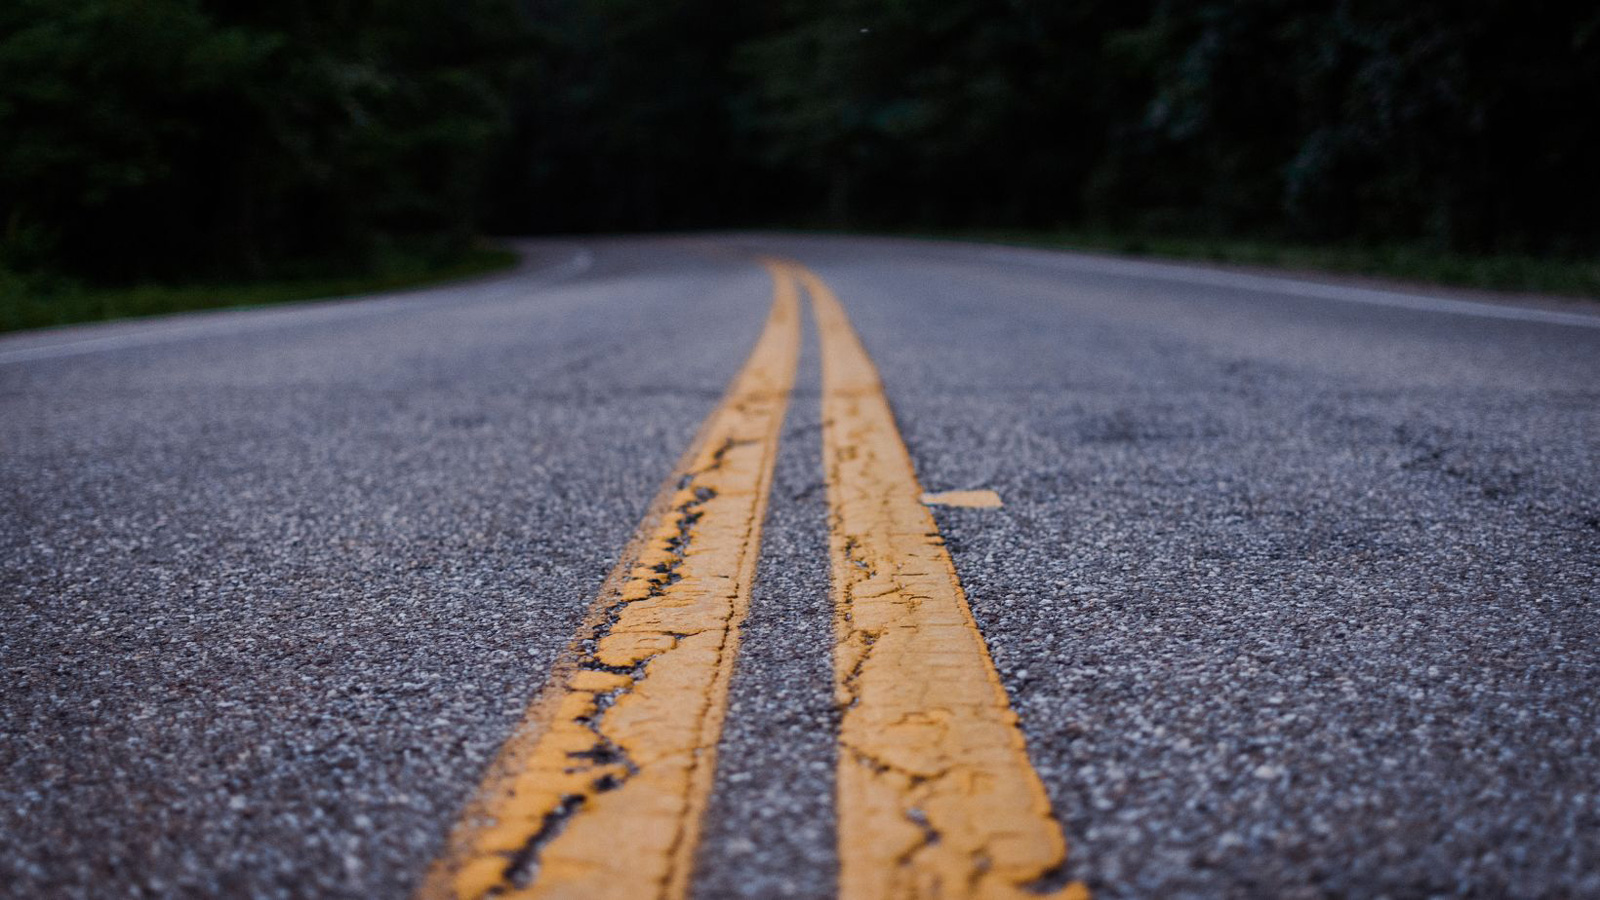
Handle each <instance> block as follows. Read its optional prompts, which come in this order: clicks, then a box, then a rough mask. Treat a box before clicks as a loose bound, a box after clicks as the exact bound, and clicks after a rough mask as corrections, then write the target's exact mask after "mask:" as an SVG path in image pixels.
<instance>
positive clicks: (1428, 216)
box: [0, 0, 1600, 278]
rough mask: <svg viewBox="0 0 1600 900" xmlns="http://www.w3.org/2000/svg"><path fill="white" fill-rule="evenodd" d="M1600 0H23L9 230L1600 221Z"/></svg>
mask: <svg viewBox="0 0 1600 900" xmlns="http://www.w3.org/2000/svg"><path fill="white" fill-rule="evenodd" d="M1597 112H1600V7H1596V6H1593V5H1582V4H1569V3H1553V2H1546V0H1523V2H1516V3H1513V2H1510V0H1473V2H1460V0H1404V2H1402V0H1320V2H1315V0H1192V2H1175V0H769V2H766V3H748V2H738V0H675V2H671V3H662V2H659V0H321V2H317V0H7V2H6V3H5V4H0V216H3V219H0V227H3V228H4V232H3V243H0V253H3V256H0V262H3V263H5V264H7V265H9V266H10V267H11V268H13V269H26V268H29V267H52V266H53V267H59V268H62V269H63V270H67V271H72V272H78V273H88V274H91V275H94V276H98V277H104V278H129V277H148V276H152V275H155V276H171V275H193V274H196V273H206V274H217V273H222V274H228V273H235V274H245V275H251V274H261V273H263V272H267V271H277V270H281V269H282V268H283V267H284V266H293V265H309V264H313V263H315V264H325V263H329V261H340V262H342V263H343V264H354V263H359V262H360V261H362V260H367V259H370V258H372V257H373V256H374V255H375V254H381V253H383V252H386V251H387V250H392V249H393V248H396V247H408V248H409V247H433V248H445V249H448V248H450V247H455V246H460V245H462V244H463V243H464V242H465V241H467V240H468V239H469V238H470V236H471V235H472V234H473V233H474V232H475V231H477V230H481V229H484V228H488V229H491V230H496V231H502V232H522V231H572V230H591V229H613V230H614V229H656V228H674V227H696V226H725V225H762V224H779V223H787V224H835V225H853V226H864V227H872V226H879V227H981V226H996V227H998V226H1005V227H1079V228H1082V227H1091V228H1105V229H1126V230H1131V231H1149V232H1164V233H1189V234H1203V235H1251V236H1276V237H1286V238H1290V237H1292V238H1295V239H1301V240H1320V241H1370V242H1378V241H1404V242H1412V243H1417V244H1423V245H1427V246H1431V247H1436V248H1438V249H1440V250H1451V251H1464V252H1479V251H1491V250H1492V251H1510V252H1527V253H1541V254H1551V255H1579V254H1591V253H1594V252H1596V250H1597V249H1600V217H1597V216H1595V215H1594V214H1593V212H1592V210H1593V209H1594V207H1595V205H1596V201H1597V200H1600V167H1596V166H1595V165H1593V163H1592V158H1593V156H1594V153H1595V148H1596V146H1597V145H1600V116H1597V115H1596V113H1597Z"/></svg>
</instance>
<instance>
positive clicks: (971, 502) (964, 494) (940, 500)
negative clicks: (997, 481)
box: [922, 491, 1001, 509]
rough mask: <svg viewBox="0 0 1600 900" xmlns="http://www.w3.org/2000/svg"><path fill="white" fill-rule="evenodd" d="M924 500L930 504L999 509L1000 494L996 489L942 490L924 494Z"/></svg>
mask: <svg viewBox="0 0 1600 900" xmlns="http://www.w3.org/2000/svg"><path fill="white" fill-rule="evenodd" d="M922 502H923V503H925V504H927V505H928V506H966V507H971V508H973V509H999V508H1000V506H1001V504H1000V495H999V494H996V493H995V492H994V491H940V492H938V493H936V494H923V495H922Z"/></svg>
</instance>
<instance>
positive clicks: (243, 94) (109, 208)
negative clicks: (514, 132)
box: [0, 0, 522, 279]
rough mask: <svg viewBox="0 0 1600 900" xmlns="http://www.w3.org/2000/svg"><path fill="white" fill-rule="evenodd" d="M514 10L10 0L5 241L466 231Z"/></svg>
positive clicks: (58, 261) (125, 265)
mask: <svg viewBox="0 0 1600 900" xmlns="http://www.w3.org/2000/svg"><path fill="white" fill-rule="evenodd" d="M521 21H522V20H521V17H520V16H519V15H518V13H517V11H516V9H515V6H514V4H513V2H512V0H450V2H432V0H365V2H355V0H326V2H273V0H258V2H249V0H216V2H202V0H8V2H7V3H5V4H0V134H4V135H5V138H4V140H0V209H3V210H4V214H5V221H4V228H5V231H4V243H3V244H0V248H3V251H0V252H3V253H4V256H3V257H0V261H5V262H9V263H10V264H11V265H12V266H16V267H21V268H34V267H38V266H46V265H48V266H58V267H61V268H64V269H65V270H67V271H70V272H72V273H74V274H77V275H81V276H87V277H91V278H97V279H126V278H131V277H137V276H161V277H169V276H175V275H181V276H211V275H217V274H234V275H237V274H245V275H260V274H263V273H265V272H268V271H274V272H277V271H281V270H283V268H284V267H285V266H297V267H300V268H306V267H312V268H315V267H318V266H332V267H344V268H348V267H349V266H350V265H351V264H352V262H354V263H356V264H360V263H362V262H363V261H365V260H368V259H371V258H373V257H375V256H376V255H379V254H381V253H382V252H384V250H385V249H386V247H387V246H388V245H389V244H392V243H393V242H395V241H403V240H408V239H409V240H412V241H417V240H423V241H426V242H427V243H428V244H429V245H434V244H439V243H444V244H450V243H454V244H455V245H457V246H461V247H464V246H465V243H466V240H467V239H468V237H469V236H470V235H471V233H472V231H473V227H474V220H473V216H474V212H475V209H474V206H475V203H476V200H477V197H478V194H479V190H480V187H481V185H482V182H483V179H484V177H485V175H486V171H485V163H486V160H487V154H488V153H489V150H490V141H491V139H492V138H493V137H494V136H495V135H496V134H498V133H499V132H500V131H501V130H502V129H503V127H504V122H505V117H506V115H505V108H504V104H505V101H504V95H505V92H506V88H507V85H508V83H509V74H510V64H511V62H512V60H513V59H514V58H515V55H516V54H517V52H518V51H519V50H520V48H519V46H518V45H517V43H516V41H517V40H518V32H519V29H520V24H521Z"/></svg>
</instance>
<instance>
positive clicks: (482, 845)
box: [419, 264, 800, 900]
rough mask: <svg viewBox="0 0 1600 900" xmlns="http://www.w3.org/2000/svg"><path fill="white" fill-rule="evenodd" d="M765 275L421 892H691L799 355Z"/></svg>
mask: <svg viewBox="0 0 1600 900" xmlns="http://www.w3.org/2000/svg"><path fill="white" fill-rule="evenodd" d="M770 269H771V272H772V277H773V282H774V292H773V293H774V297H773V305H772V312H771V315H770V317H769V318H768V320H767V324H766V327H765V329H764V330H763V332H762V334H761V337H760V338H759V339H758V341H757V343H756V347H755V350H754V351H753V352H752V353H751V356H750V359H749V361H748V362H747V363H746V364H745V367H744V369H743V370H742V371H741V372H740V373H739V375H738V376H737V377H736V378H735V379H734V381H733V383H732V385H731V386H730V387H729V389H728V392H727V394H726V395H725V397H724V398H723V400H722V402H721V403H720V404H719V405H718V406H717V408H716V409H715V410H714V411H713V412H712V413H711V416H710V417H709V418H708V419H707V420H706V423H705V425H704V426H703V427H702V429H701V432H700V436H699V437H698V438H697V439H696V442H695V444H694V445H693V446H692V447H691V448H690V450H689V452H688V453H687V454H686V455H685V458H684V461H683V462H682V463H681V464H680V465H679V468H678V471H676V472H675V473H674V474H673V475H672V477H671V478H670V479H669V480H668V482H667V484H666V486H664V487H663V489H662V492H661V494H660V495H659V496H658V497H657V500H656V504H655V506H654V508H653V511H652V513H651V515H650V516H648V517H647V518H646V520H645V522H644V523H643V524H642V525H641V526H640V530H639V536H638V537H637V538H636V539H635V541H634V543H633V544H632V546H631V547H630V548H629V550H628V551H627V552H626V553H625V555H624V557H623V560H622V562H620V563H619V564H618V566H617V569H616V570H615V571H613V573H612V576H611V578H610V579H609V580H608V581H607V584H606V587H605V588H603V589H602V591H601V595H600V597H599V598H598V599H597V601H596V605H595V609H594V612H593V613H592V614H591V616H590V620H589V623H588V624H587V626H586V627H585V628H584V630H583V631H582V632H581V633H580V636H579V638H578V640H576V641H575V642H574V645H573V647H572V649H571V650H570V651H569V652H568V654H567V657H566V659H565V660H564V661H563V662H562V663H561V664H560V665H558V666H557V669H556V671H555V672H554V673H553V674H552V678H551V682H550V686H549V687H548V688H547V689H546V691H545V692H544V695H543V696H542V697H541V698H540V699H539V700H538V701H536V702H535V703H534V705H533V707H531V708H530V710H529V713H528V716H527V718H526V720H525V723H524V726H523V728H522V729H521V731H520V732H519V735H518V736H517V737H514V738H513V739H512V740H511V741H508V742H507V743H506V745H505V746H504V747H503V748H502V749H501V752H500V755H499V758H498V759H497V760H496V762H495V763H494V764H493V765H492V766H491V768H490V772H489V775H488V776H487V777H486V778H485V780H484V783H483V786H482V788H481V790H480V792H479V796H478V798H477V800H475V801H474V803H473V804H472V806H471V807H470V808H469V809H468V811H467V814H466V815H465V816H464V817H463V819H462V821H461V823H460V825H459V826H458V827H457V829H456V831H455V834H454V835H453V836H452V841H451V847H450V849H449V850H447V852H446V854H445V855H444V857H443V858H441V859H440V860H439V862H438V863H437V864H435V866H434V867H433V869H432V871H431V872H430V874H429V877H428V879H427V882H426V883H425V884H424V886H423V888H422V889H421V891H419V897H420V898H457V900H465V898H483V897H491V896H492V897H497V898H500V897H505V898H510V897H529V898H533V897H537V898H554V897H571V898H593V900H603V898H618V900H634V898H681V897H684V896H685V895H686V894H687V891H688V884H689V876H690V870H691V867H692V861H693V858H694V851H695V846H696V844H697V843H698V840H699V833H700V819H701V815H702V813H703V811H704V809H705V805H706V799H707V795H708V794H709V792H710V788H711V780H712V775H713V769H714V765H715V751H716V744H717V739H718V736H719V735H720V734H721V731H722V720H723V716H724V713H725V710H726V707H727V694H728V682H729V678H730V676H731V674H732V670H733V660H734V654H735V651H736V648H737V645H738V640H739V627H740V624H741V622H742V621H743V619H744V616H745V611H746V609H747V608H748V605H749V599H750V585H751V581H752V579H753V577H754V575H755V567H756V562H757V559H758V557H759V548H760V538H761V524H762V519H763V517H764V515H765V511H766V505H767V496H768V493H769V489H770V487H771V483H772V468H773V464H774V461H775V459H776V455H777V446H778V433H779V430H780V428H781V426H782V423H783V415H784V410H785V409H786V407H787V404H788V398H789V393H790V389H791V388H792V387H793V384H794V373H795V366H796V363H797V361H798V357H799V352H800V308H799V292H798V288H797V286H796V284H795V282H794V279H793V277H792V276H791V274H790V273H789V271H788V270H787V269H785V268H783V267H780V266H777V265H775V264H774V265H771V266H770Z"/></svg>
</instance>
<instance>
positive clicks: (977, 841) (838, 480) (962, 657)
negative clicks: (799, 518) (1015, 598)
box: [793, 266, 1088, 900]
mask: <svg viewBox="0 0 1600 900" xmlns="http://www.w3.org/2000/svg"><path fill="white" fill-rule="evenodd" d="M793 271H794V272H795V274H796V275H797V277H799V278H800V279H801V281H802V282H803V283H804V284H805V286H806V290H807V292H808V293H810V295H811V304H812V312H813V314H814V315H815V318H816V323H817V329H818V333H819V336H820V339H821V344H822V393H823V398H822V416H823V464H824V468H825V471H826V477H827V484H828V503H829V508H830V516H829V532H830V535H829V543H830V548H831V553H832V565H833V594H834V603H835V610H836V616H835V628H836V637H837V641H838V642H837V647H836V650H835V653H834V673H835V692H836V701H837V703H838V704H839V707H840V709H841V713H842V720H841V725H840V734H839V763H838V821H839V838H838V840H839V865H840V876H839V878H840V881H839V893H840V896H841V897H842V898H843V900H886V898H897V900H900V898H906V900H909V898H936V897H937V898H954V897H974V898H1037V897H1040V896H1047V897H1062V898H1086V897H1087V896H1088V891H1087V890H1086V889H1085V888H1084V886H1083V885H1082V884H1079V883H1072V884H1061V883H1060V881H1061V877H1060V873H1061V871H1062V866H1063V864H1064V862H1065V860H1066V842H1065V840H1064V839H1063V838H1062V835H1061V829H1060V826H1059V825H1058V824H1057V823H1056V821H1055V818H1054V817H1053V815H1052V814H1051V811H1050V802H1049V799H1048V798H1047V797H1046V795H1045V792H1044V787H1043V785H1042V784H1041V783H1040V781H1039V777H1038V774H1037V773H1035V772H1034V770H1033V767H1032V766H1031V765H1030V763H1029V762H1028V755H1027V749H1026V747H1025V746H1024V743H1023V737H1022V732H1021V731H1020V730H1019V729H1018V727H1017V718H1016V715H1015V713H1013V712H1012V711H1011V708H1010V704H1009V703H1008V701H1007V698H1006V693H1005V690H1004V688H1003V687H1002V686H1001V684H1000V679H999V676H998V675H997V674H996V673H995V669H994V664H993V662H992V661H991V660H990V658H989V652H988V648H987V647H986V646H985V644H984V641H983V636H982V635H981V634H980V633H979V632H978V628H977V625H976V623H974V622H973V619H972V613H971V611H970V610H969V609H968V607H967V600H966V596H965V595H964V594H963V593H962V590H961V584H960V582H959V581H958V580H957V578H956V572H955V567H954V566H953V565H952V563H951V561H950V555H949V553H948V552H947V551H946V550H945V547H944V542H943V540H942V539H941V538H940V536H939V531H938V527H937V526H936V525H935V524H934V521H933V516H932V515H931V514H930V513H929V512H928V509H927V508H926V507H925V506H923V505H922V503H921V502H920V500H921V497H922V489H921V488H920V487H919V486H918V484H917V477H916V472H915V471H914V469H913V468H912V464H911V457H910V455H909V454H908V453H907V451H906V447H905V444H904V442H903V441H902V440H901V438H900V433H899V431H898V429H897V428H896V427H895V422H894V416H893V414H892V413H891V412H890V409H889V402H888V399H887V398H886V397H885V396H884V392H883V387H882V385H881V384H880V382H879V379H878V372H877V370H876V369H875V368H874V367H873V365H872V361H871V359H869V358H868V356H867V353H866V350H865V349H864V348H863V347H862V346H861V342H860V340H859V339H858V338H857V337H856V334H855V331H854V329H852V328H851V326H850V322H849V320H848V318H847V317H846V315H845V312H844V308H843V307H842V306H840V304H839V301H838V299H837V298H836V297H835V296H834V294H833V292H832V291H830V290H829V289H828V286H827V285H826V284H824V283H823V282H822V280H821V279H819V278H817V277H816V276H815V275H813V274H812V273H810V272H808V271H806V270H804V269H801V268H799V267H798V266H796V267H794V268H793Z"/></svg>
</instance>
